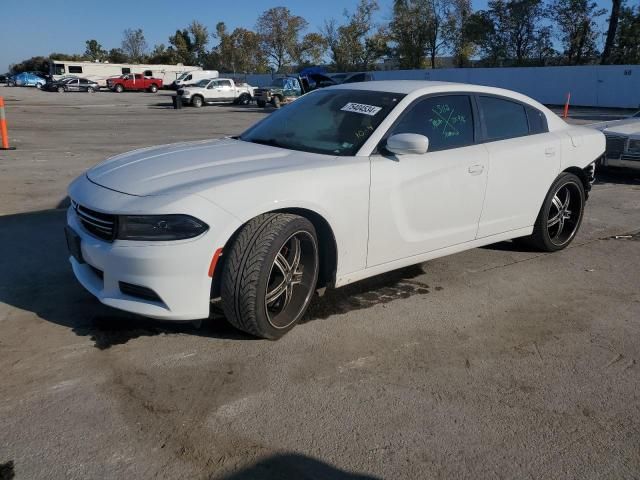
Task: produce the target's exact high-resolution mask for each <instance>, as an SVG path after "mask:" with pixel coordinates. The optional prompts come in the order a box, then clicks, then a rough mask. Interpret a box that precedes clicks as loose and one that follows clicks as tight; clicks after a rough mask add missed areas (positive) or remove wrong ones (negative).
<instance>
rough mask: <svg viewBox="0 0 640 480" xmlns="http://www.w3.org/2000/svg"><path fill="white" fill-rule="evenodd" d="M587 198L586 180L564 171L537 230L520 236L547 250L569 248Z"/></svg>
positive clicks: (551, 194) (539, 215)
mask: <svg viewBox="0 0 640 480" xmlns="http://www.w3.org/2000/svg"><path fill="white" fill-rule="evenodd" d="M585 200H586V195H585V191H584V184H583V183H582V180H580V179H579V178H578V177H577V176H575V175H574V174H573V173H568V172H564V173H562V174H560V175H559V176H558V178H556V180H555V182H553V185H551V188H550V189H549V192H548V193H547V196H546V197H545V199H544V203H543V204H542V207H541V208H540V212H539V213H538V218H537V219H536V223H535V225H534V227H533V233H532V234H531V235H530V236H528V237H524V238H521V239H518V240H519V241H521V242H523V243H525V244H527V245H529V246H531V247H533V248H535V249H537V250H542V251H544V252H557V251H558V250H562V249H564V248H566V247H567V246H568V245H569V244H570V243H571V242H572V241H573V239H574V238H575V236H576V233H577V232H578V230H579V228H580V224H581V223H582V217H583V215H584V204H585ZM554 222H555V223H554ZM565 226H566V228H565Z"/></svg>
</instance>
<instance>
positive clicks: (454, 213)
mask: <svg viewBox="0 0 640 480" xmlns="http://www.w3.org/2000/svg"><path fill="white" fill-rule="evenodd" d="M477 123H478V122H477V118H476V115H475V114H474V107H473V102H472V99H471V97H470V96H469V95H464V94H455V95H453V94H451V95H439V96H429V97H426V98H423V99H421V100H418V101H417V102H416V103H414V104H413V105H412V106H410V107H409V108H408V109H407V111H406V112H405V113H404V114H403V116H402V117H401V118H400V120H399V122H398V123H397V124H396V126H395V127H392V129H391V131H390V132H389V133H388V134H387V137H388V136H390V135H393V134H397V133H417V134H421V135H424V136H426V137H427V138H428V139H429V148H428V151H427V153H425V154H421V155H417V154H409V155H397V156H395V155H393V154H389V153H384V152H381V153H379V154H375V155H373V156H372V157H371V195H370V208H369V249H368V254H367V267H372V266H375V265H380V264H384V263H387V262H391V261H393V260H400V259H403V258H407V257H411V256H414V255H420V254H422V253H427V252H431V251H434V250H438V249H441V248H444V247H448V246H452V245H456V244H460V243H464V242H469V241H472V240H473V239H474V238H475V236H476V231H477V228H478V221H479V219H480V214H481V212H482V204H483V200H484V195H485V189H486V184H487V167H488V154H487V150H486V148H485V146H484V145H481V144H476V143H475V140H476V130H477V127H476V125H477Z"/></svg>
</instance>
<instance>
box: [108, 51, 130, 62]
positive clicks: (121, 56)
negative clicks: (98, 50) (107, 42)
mask: <svg viewBox="0 0 640 480" xmlns="http://www.w3.org/2000/svg"><path fill="white" fill-rule="evenodd" d="M107 60H108V61H109V62H110V63H129V57H128V56H127V54H126V53H124V52H123V51H122V50H121V49H120V48H112V49H111V50H109V53H108V54H107Z"/></svg>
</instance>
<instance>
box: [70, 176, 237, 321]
mask: <svg viewBox="0 0 640 480" xmlns="http://www.w3.org/2000/svg"><path fill="white" fill-rule="evenodd" d="M92 192H93V193H92ZM69 194H70V196H71V198H72V199H73V201H74V202H77V203H79V204H81V205H83V206H86V207H87V208H91V209H93V210H96V211H102V212H104V213H109V212H110V213H114V212H117V213H118V214H127V213H135V212H136V211H137V212H138V213H140V211H145V212H148V213H149V214H159V213H188V214H191V215H193V216H196V217H197V218H200V219H201V220H203V221H204V222H206V223H207V224H208V225H209V230H208V231H207V232H205V233H204V234H202V235H200V236H199V237H196V238H194V239H188V240H179V241H161V242H138V241H127V240H115V241H113V242H108V241H105V240H103V239H100V238H97V237H95V236H93V235H92V234H91V233H89V232H88V231H87V230H86V229H85V228H84V227H83V225H82V223H81V221H80V218H79V217H78V215H77V214H76V212H75V209H74V208H73V207H70V208H69V209H68V211H67V225H68V227H70V228H71V229H72V230H73V232H74V233H75V234H76V235H77V236H78V237H79V239H80V245H79V247H80V248H79V250H80V252H81V258H80V259H77V258H75V257H74V256H73V255H71V254H70V256H69V261H70V262H71V266H72V269H73V272H74V274H75V276H76V278H77V279H78V281H79V282H80V284H81V285H82V286H83V287H85V288H86V289H87V290H88V291H89V292H90V293H91V294H93V295H94V296H95V297H96V298H97V299H98V300H100V302H102V303H104V304H105V305H108V306H110V307H114V308H118V309H120V310H125V311H128V312H132V313H136V314H140V315H144V316H147V317H151V318H156V319H164V320H197V319H202V318H207V317H208V316H209V306H210V299H211V281H212V278H211V277H210V276H209V269H210V266H211V262H212V259H213V256H214V253H215V251H216V250H217V249H218V248H221V247H222V246H224V242H225V241H226V238H223V237H224V236H225V235H227V233H226V232H227V230H228V229H229V227H230V226H232V225H233V226H235V225H238V226H239V222H238V221H237V220H236V219H235V218H234V217H231V216H230V215H229V214H228V213H226V212H224V211H223V210H221V209H219V208H218V207H217V206H215V205H214V204H212V203H211V202H209V201H207V200H205V199H203V198H202V197H198V196H195V197H194V196H191V197H188V198H187V200H186V201H183V202H182V204H181V201H178V202H175V201H174V200H170V199H169V198H165V199H163V200H164V201H160V202H157V198H158V197H156V199H155V201H154V199H153V197H135V196H131V195H126V194H122V193H118V192H114V191H112V190H107V189H105V188H103V187H100V186H98V185H95V184H92V183H91V182H90V181H89V180H87V179H85V178H82V177H81V178H80V179H78V180H76V181H75V182H74V183H73V184H72V185H71V187H70V188H69ZM156 202H157V205H156V207H155V208H154V207H153V206H152V205H151V204H152V203H156ZM145 203H146V204H147V206H144V204H145ZM163 203H164V205H163ZM135 204H139V206H138V207H135ZM105 205H109V207H110V208H105ZM127 205H128V206H127ZM222 225H224V227H225V228H221V226H222ZM223 231H224V232H225V233H224V234H221V232H223ZM227 238H228V237H227ZM123 284H124V285H125V286H123ZM127 284H128V285H129V286H134V287H139V288H138V290H142V291H143V292H151V293H153V294H155V295H156V297H151V298H150V297H149V295H144V294H143V295H139V294H138V293H137V292H136V291H135V289H134V292H133V293H132V292H131V289H127V288H126V285H127ZM140 287H141V288H140Z"/></svg>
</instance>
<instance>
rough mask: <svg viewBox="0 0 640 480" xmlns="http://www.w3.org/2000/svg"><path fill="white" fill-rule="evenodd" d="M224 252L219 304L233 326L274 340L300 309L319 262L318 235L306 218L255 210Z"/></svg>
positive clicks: (293, 321)
mask: <svg viewBox="0 0 640 480" xmlns="http://www.w3.org/2000/svg"><path fill="white" fill-rule="evenodd" d="M296 242H297V243H296ZM223 258H224V266H223V271H222V279H221V297H222V306H223V309H224V313H225V316H226V318H227V320H228V321H229V323H231V324H232V325H233V326H235V327H236V328H238V329H239V330H242V331H244V332H247V333H250V334H251V335H254V336H257V337H262V338H268V339H271V340H275V339H278V338H280V337H281V336H283V335H284V334H285V333H286V332H288V331H289V330H291V329H292V328H293V327H294V326H295V324H296V323H297V322H298V320H300V318H301V317H302V315H304V312H305V311H306V310H307V307H308V306H309V303H310V302H311V299H312V297H313V294H314V292H315V287H316V282H317V280H318V265H319V260H318V240H317V235H316V231H315V228H314V227H313V224H312V223H311V222H310V221H309V220H307V219H306V218H304V217H300V216H298V215H292V214H287V213H268V214H264V215H259V216H258V217H256V218H254V219H252V220H250V221H249V222H248V223H247V224H246V225H245V226H244V227H243V228H242V230H241V231H240V233H239V234H238V235H237V236H236V238H235V240H234V241H233V244H232V245H231V246H230V247H228V250H225V254H224V257H223ZM295 258H297V262H296V261H295ZM276 259H277V260H276ZM289 262H291V263H289ZM283 264H284V265H285V266H287V267H290V269H288V272H289V274H285V273H284V272H285V270H287V268H285V269H282V268H281V267H280V266H281V265H283ZM283 285H284V287H283V288H284V289H283V288H280V287H282V286H283ZM278 291H280V293H278ZM267 294H270V297H271V298H272V300H271V301H269V298H268V297H267Z"/></svg>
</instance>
